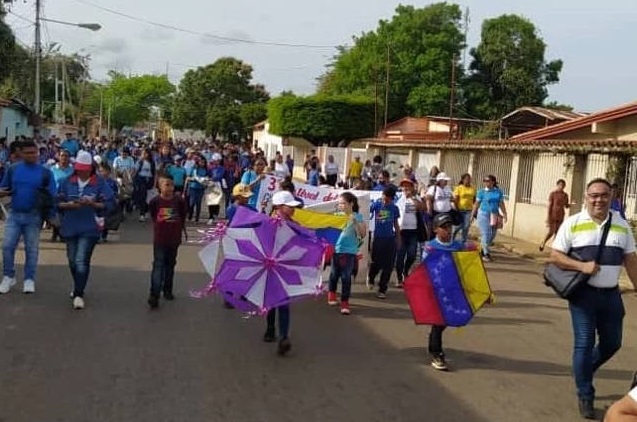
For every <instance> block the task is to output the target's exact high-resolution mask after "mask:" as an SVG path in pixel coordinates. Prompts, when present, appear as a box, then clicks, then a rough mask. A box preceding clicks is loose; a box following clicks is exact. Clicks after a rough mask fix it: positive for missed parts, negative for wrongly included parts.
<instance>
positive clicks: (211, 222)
mask: <svg viewBox="0 0 637 422" xmlns="http://www.w3.org/2000/svg"><path fill="white" fill-rule="evenodd" d="M206 224H207V225H209V226H212V225H213V224H215V220H213V219H212V218H211V219H210V220H208V221H207V222H206Z"/></svg>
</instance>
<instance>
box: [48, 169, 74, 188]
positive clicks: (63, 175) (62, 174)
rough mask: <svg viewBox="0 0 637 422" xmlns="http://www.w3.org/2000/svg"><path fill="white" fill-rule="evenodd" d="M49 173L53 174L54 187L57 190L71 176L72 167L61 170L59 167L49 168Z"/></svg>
mask: <svg viewBox="0 0 637 422" xmlns="http://www.w3.org/2000/svg"><path fill="white" fill-rule="evenodd" d="M51 172H52V173H53V178H54V179H55V186H57V187H58V188H59V187H60V185H61V184H62V182H63V181H65V180H66V179H68V178H69V177H71V175H72V174H73V166H68V167H67V168H65V169H63V168H62V167H60V166H59V165H55V166H53V167H51Z"/></svg>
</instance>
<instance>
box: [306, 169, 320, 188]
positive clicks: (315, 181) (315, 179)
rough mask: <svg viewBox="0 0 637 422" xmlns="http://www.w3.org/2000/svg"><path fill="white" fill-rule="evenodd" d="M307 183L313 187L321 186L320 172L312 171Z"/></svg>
mask: <svg viewBox="0 0 637 422" xmlns="http://www.w3.org/2000/svg"><path fill="white" fill-rule="evenodd" d="M307 183H308V184H309V185H312V186H318V185H319V172H318V170H310V173H309V175H308V178H307Z"/></svg>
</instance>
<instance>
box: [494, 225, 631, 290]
mask: <svg viewBox="0 0 637 422" xmlns="http://www.w3.org/2000/svg"><path fill="white" fill-rule="evenodd" d="M495 247H496V248H499V249H502V250H505V251H507V252H510V253H512V254H514V255H517V256H519V257H521V258H525V259H530V260H533V261H535V262H537V263H538V264H541V265H544V264H546V263H547V262H548V258H549V255H550V254H551V248H550V247H549V246H547V247H545V248H544V252H540V250H539V249H538V245H537V244H535V243H531V242H525V241H524V240H520V239H515V238H513V237H509V236H504V235H501V234H498V236H497V237H496V240H495ZM619 288H620V289H621V290H622V292H632V291H634V290H635V289H634V287H633V285H632V283H631V282H630V280H629V279H628V274H626V270H624V269H622V274H621V276H620V278H619Z"/></svg>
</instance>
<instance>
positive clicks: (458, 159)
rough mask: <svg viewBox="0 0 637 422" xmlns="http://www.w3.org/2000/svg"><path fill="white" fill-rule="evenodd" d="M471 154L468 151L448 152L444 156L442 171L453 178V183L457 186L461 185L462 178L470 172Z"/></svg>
mask: <svg viewBox="0 0 637 422" xmlns="http://www.w3.org/2000/svg"><path fill="white" fill-rule="evenodd" d="M470 160H471V154H470V153H469V152H466V151H447V153H446V154H444V156H443V162H442V168H441V169H440V170H441V171H444V172H445V173H447V176H449V177H451V182H452V183H453V184H454V185H455V184H458V183H460V176H462V175H463V174H465V173H466V172H467V171H468V170H469V162H470Z"/></svg>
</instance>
